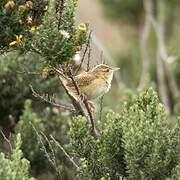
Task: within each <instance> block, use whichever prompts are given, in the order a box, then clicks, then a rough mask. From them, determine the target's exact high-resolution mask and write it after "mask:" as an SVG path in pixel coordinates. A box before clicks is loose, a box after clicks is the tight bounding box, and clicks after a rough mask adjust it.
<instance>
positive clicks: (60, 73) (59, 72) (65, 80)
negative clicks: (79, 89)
mask: <svg viewBox="0 0 180 180" xmlns="http://www.w3.org/2000/svg"><path fill="white" fill-rule="evenodd" d="M53 69H54V71H55V72H56V73H57V75H58V77H59V79H60V80H61V82H62V83H63V85H64V86H66V84H67V83H68V81H69V78H68V77H67V76H66V75H65V74H64V73H63V70H62V69H57V68H55V67H54V68H53Z"/></svg>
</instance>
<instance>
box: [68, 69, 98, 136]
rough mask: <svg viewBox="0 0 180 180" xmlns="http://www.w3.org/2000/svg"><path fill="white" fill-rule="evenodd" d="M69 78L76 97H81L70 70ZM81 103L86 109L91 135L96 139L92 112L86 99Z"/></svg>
mask: <svg viewBox="0 0 180 180" xmlns="http://www.w3.org/2000/svg"><path fill="white" fill-rule="evenodd" d="M69 77H70V78H71V80H72V83H73V84H74V87H75V89H76V91H77V93H78V96H81V95H82V94H81V91H80V89H79V87H78V85H77V83H76V81H75V80H74V77H73V74H72V72H71V70H69ZM83 103H84V105H85V108H86V110H87V112H88V116H89V120H90V122H91V127H92V133H93V135H94V137H97V132H96V128H95V124H94V118H93V115H92V112H91V110H90V108H89V104H88V101H87V98H84V99H83Z"/></svg>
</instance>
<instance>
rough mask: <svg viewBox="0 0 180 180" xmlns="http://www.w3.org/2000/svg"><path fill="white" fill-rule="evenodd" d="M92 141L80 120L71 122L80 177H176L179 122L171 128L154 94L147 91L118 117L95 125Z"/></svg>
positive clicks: (81, 119) (117, 115)
mask: <svg viewBox="0 0 180 180" xmlns="http://www.w3.org/2000/svg"><path fill="white" fill-rule="evenodd" d="M98 124H100V127H101V128H100V132H101V133H100V136H99V138H98V139H97V140H96V139H93V138H92V137H91V136H90V135H89V127H88V124H87V122H86V121H85V119H84V118H82V117H77V118H75V119H74V121H73V122H72V126H71V131H70V137H71V143H72V148H73V149H74V153H75V156H76V157H78V158H79V159H80V163H81V168H82V171H83V172H84V174H83V176H84V178H85V177H89V178H91V179H119V178H121V177H122V178H127V179H166V178H170V179H173V177H175V179H177V178H178V176H177V175H178V173H179V170H178V169H179V156H180V154H179V148H180V142H179V138H178V137H179V128H180V126H179V125H180V122H179V120H177V124H176V125H175V126H174V127H173V128H172V129H171V128H170V126H169V124H168V121H167V118H166V115H165V111H164V108H163V106H162V104H160V103H159V100H158V97H157V94H156V93H155V92H154V91H153V90H152V89H149V90H148V91H146V92H143V93H141V94H140V95H139V96H137V97H136V98H134V100H133V101H132V102H130V103H125V104H124V107H123V109H122V111H121V112H120V113H119V114H114V113H109V114H108V115H107V118H106V119H105V120H104V121H102V122H98Z"/></svg>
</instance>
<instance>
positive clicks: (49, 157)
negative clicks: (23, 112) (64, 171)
mask: <svg viewBox="0 0 180 180" xmlns="http://www.w3.org/2000/svg"><path fill="white" fill-rule="evenodd" d="M30 124H31V126H32V128H33V130H34V132H35V133H36V136H37V138H38V140H39V142H40V143H41V146H42V149H41V150H42V151H43V152H44V155H45V157H46V158H47V160H48V161H49V162H50V163H51V165H52V166H53V168H54V169H55V170H56V173H57V178H58V179H59V180H60V179H62V178H61V173H60V171H59V169H58V165H57V162H56V158H55V153H54V150H53V148H52V145H51V144H50V142H49V140H48V138H47V137H46V135H45V134H44V133H42V132H41V134H42V135H40V134H39V132H38V131H37V129H36V128H35V127H34V125H33V124H32V123H30ZM42 136H43V137H44V139H45V140H46V142H47V143H48V145H49V148H50V150H51V153H52V154H51V153H49V152H48V151H47V149H46V146H45V144H44V142H43V139H42ZM51 156H52V157H51Z"/></svg>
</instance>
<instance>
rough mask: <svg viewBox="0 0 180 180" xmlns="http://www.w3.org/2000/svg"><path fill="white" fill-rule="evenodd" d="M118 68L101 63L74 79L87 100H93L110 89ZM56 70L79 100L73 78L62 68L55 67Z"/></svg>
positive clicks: (67, 87)
mask: <svg viewBox="0 0 180 180" xmlns="http://www.w3.org/2000/svg"><path fill="white" fill-rule="evenodd" d="M118 69H119V68H112V67H110V66H108V65H105V64H100V65H97V66H95V67H94V68H93V69H91V70H90V71H88V72H82V73H80V74H78V75H77V76H75V77H74V80H75V82H76V84H77V85H78V87H79V89H80V91H81V93H82V94H83V95H85V97H86V98H87V100H93V99H96V98H98V97H100V96H102V95H103V94H105V93H106V92H108V91H109V89H110V87H111V81H112V78H113V73H114V71H116V70H118ZM55 71H56V72H57V74H58V76H59V78H60V80H61V82H62V84H63V85H64V86H65V88H66V89H67V90H68V92H69V94H70V95H71V96H73V97H74V98H75V99H76V100H78V98H79V95H78V93H77V90H76V88H75V86H74V84H73V82H72V80H71V79H70V78H69V77H68V76H66V75H65V74H64V73H63V72H62V71H61V70H59V69H55Z"/></svg>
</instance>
